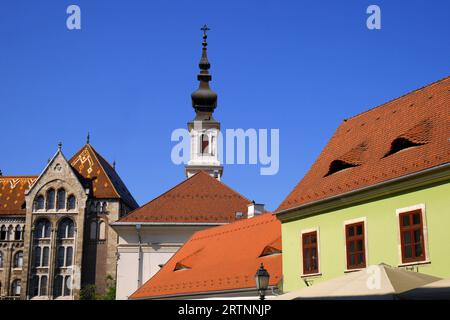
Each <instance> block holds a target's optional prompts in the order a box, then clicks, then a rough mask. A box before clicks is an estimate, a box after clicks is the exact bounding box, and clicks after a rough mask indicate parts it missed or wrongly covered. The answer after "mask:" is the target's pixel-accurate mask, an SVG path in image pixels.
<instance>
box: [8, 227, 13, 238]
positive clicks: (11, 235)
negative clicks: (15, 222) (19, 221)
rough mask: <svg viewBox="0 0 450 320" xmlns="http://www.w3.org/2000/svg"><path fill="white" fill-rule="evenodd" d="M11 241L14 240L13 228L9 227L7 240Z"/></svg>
mask: <svg viewBox="0 0 450 320" xmlns="http://www.w3.org/2000/svg"><path fill="white" fill-rule="evenodd" d="M13 239H14V227H13V226H9V227H8V235H7V240H13Z"/></svg>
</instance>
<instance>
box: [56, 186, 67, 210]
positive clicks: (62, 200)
mask: <svg viewBox="0 0 450 320" xmlns="http://www.w3.org/2000/svg"><path fill="white" fill-rule="evenodd" d="M57 198H58V200H57V202H56V209H58V210H62V209H65V208H66V190H64V189H63V188H61V189H58V196H57Z"/></svg>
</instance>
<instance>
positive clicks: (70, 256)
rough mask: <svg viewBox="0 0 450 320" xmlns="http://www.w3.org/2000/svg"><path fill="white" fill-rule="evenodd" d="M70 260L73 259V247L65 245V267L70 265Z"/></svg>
mask: <svg viewBox="0 0 450 320" xmlns="http://www.w3.org/2000/svg"><path fill="white" fill-rule="evenodd" d="M72 260H73V248H72V247H67V248H66V267H71V266H72Z"/></svg>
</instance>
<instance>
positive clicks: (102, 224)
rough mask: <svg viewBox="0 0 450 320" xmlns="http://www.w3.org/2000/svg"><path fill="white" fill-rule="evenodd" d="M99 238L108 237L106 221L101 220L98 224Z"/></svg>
mask: <svg viewBox="0 0 450 320" xmlns="http://www.w3.org/2000/svg"><path fill="white" fill-rule="evenodd" d="M98 239H99V240H105V239H106V224H105V221H100V223H99V224H98Z"/></svg>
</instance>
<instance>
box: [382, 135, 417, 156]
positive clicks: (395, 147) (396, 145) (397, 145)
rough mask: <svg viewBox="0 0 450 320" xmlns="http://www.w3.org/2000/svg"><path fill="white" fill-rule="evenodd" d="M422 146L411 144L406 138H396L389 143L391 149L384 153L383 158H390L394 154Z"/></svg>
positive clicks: (415, 143)
mask: <svg viewBox="0 0 450 320" xmlns="http://www.w3.org/2000/svg"><path fill="white" fill-rule="evenodd" d="M421 145H423V143H417V142H413V141H411V140H409V139H406V138H397V139H395V140H394V141H392V143H391V149H390V150H389V152H388V153H386V154H385V155H384V157H383V158H385V157H387V156H390V155H392V154H394V153H397V152H400V151H402V150H405V149H408V148H412V147H418V146H421Z"/></svg>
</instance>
